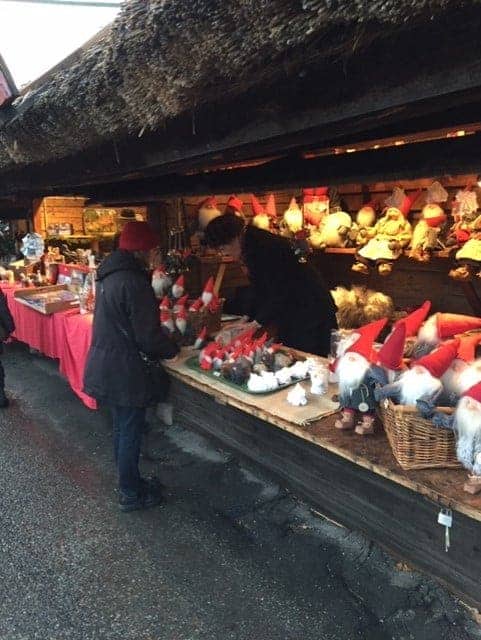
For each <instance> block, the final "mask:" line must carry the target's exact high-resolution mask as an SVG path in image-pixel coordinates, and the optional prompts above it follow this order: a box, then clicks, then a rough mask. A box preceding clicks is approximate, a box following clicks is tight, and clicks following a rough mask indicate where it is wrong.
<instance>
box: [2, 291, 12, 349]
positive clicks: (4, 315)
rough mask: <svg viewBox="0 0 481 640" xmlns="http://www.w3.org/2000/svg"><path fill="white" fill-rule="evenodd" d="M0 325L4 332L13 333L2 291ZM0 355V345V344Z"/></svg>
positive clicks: (10, 315)
mask: <svg viewBox="0 0 481 640" xmlns="http://www.w3.org/2000/svg"><path fill="white" fill-rule="evenodd" d="M0 324H1V325H2V327H3V328H4V329H5V331H6V332H7V333H8V334H10V333H13V332H14V331H15V323H14V321H13V318H12V314H11V313H10V309H9V308H8V305H7V299H6V298H5V296H4V294H3V291H1V290H0ZM0 353H2V343H1V342H0Z"/></svg>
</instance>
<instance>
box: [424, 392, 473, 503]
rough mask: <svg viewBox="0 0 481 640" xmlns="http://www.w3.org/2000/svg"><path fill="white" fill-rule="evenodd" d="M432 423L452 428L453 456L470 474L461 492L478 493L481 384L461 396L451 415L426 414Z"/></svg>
mask: <svg viewBox="0 0 481 640" xmlns="http://www.w3.org/2000/svg"><path fill="white" fill-rule="evenodd" d="M424 417H430V418H431V419H432V422H433V424H435V425H436V426H437V427H441V428H444V429H453V431H454V432H455V434H456V456H457V458H458V460H459V461H460V462H461V464H462V465H463V467H465V468H466V469H468V471H469V472H470V475H469V477H468V481H467V482H466V483H465V484H464V487H463V488H464V490H465V491H467V492H468V493H471V494H476V493H479V492H480V491H481V382H478V383H477V384H475V385H474V386H472V387H470V388H469V389H468V390H467V391H465V392H464V393H463V395H462V396H461V398H460V400H459V402H458V405H457V407H456V411H455V412H454V414H453V415H447V414H445V413H440V412H437V413H434V414H431V415H426V413H424Z"/></svg>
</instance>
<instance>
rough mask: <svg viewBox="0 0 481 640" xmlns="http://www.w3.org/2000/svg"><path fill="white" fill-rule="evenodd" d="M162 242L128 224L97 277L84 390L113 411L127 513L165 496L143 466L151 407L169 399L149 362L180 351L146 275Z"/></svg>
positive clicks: (139, 226)
mask: <svg viewBox="0 0 481 640" xmlns="http://www.w3.org/2000/svg"><path fill="white" fill-rule="evenodd" d="M157 245H158V239H157V238H156V236H155V235H154V233H153V232H152V231H151V230H150V228H149V226H148V225H147V223H145V222H128V223H127V224H126V225H125V226H124V228H123V230H122V233H121V236H120V241H119V247H120V248H119V249H118V250H116V251H114V252H113V253H112V254H111V255H110V256H108V257H107V258H106V259H105V260H104V261H103V263H102V264H101V266H100V267H99V269H98V273H97V281H96V304H95V313H94V324H93V336H92V344H91V347H90V351H89V355H88V358H87V364H86V368H85V374H84V391H85V393H87V394H88V395H90V396H92V397H94V398H96V399H97V400H98V401H100V402H103V403H105V404H107V405H108V406H109V407H110V408H111V411H112V415H113V422H114V454H115V459H116V463H117V468H118V474H119V491H120V500H119V502H120V508H121V510H122V511H132V510H134V509H139V508H143V507H148V506H154V504H158V502H159V499H160V497H159V495H158V493H157V494H156V493H155V492H152V491H151V490H150V489H149V488H148V487H146V483H145V481H143V480H142V478H141V477H140V473H139V468H138V462H139V454H140V443H141V437H142V433H143V431H144V428H145V411H146V408H147V407H149V406H153V405H155V404H156V403H157V402H161V401H163V400H165V397H166V394H167V390H168V376H167V374H165V375H164V376H158V375H157V376H155V378H154V377H153V376H152V370H151V368H150V367H149V366H147V365H146V363H145V361H144V357H147V358H148V359H150V360H155V361H158V360H160V359H172V358H174V357H175V356H176V355H177V353H178V347H177V346H176V345H175V344H174V342H172V340H171V339H170V338H169V337H168V336H167V335H166V334H165V333H164V331H163V329H162V327H161V324H160V317H159V306H158V302H157V300H156V298H155V296H154V292H153V290H152V287H151V284H150V278H149V275H148V271H147V270H146V265H147V257H148V252H149V251H150V250H151V249H153V248H154V247H156V246H157Z"/></svg>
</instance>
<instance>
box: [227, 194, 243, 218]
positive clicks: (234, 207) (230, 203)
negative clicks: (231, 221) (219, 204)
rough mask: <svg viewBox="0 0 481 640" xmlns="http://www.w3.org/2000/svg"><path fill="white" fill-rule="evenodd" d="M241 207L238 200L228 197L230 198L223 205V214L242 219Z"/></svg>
mask: <svg viewBox="0 0 481 640" xmlns="http://www.w3.org/2000/svg"><path fill="white" fill-rule="evenodd" d="M242 207H243V202H242V200H241V199H240V198H238V197H237V196H230V198H229V199H228V200H227V204H226V205H225V211H224V213H231V214H232V213H233V214H234V215H236V216H239V217H240V218H243V217H244V214H243V212H242Z"/></svg>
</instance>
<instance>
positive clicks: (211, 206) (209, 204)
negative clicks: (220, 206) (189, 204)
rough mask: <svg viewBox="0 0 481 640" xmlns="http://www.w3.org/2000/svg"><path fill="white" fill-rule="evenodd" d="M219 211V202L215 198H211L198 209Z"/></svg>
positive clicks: (203, 201)
mask: <svg viewBox="0 0 481 640" xmlns="http://www.w3.org/2000/svg"><path fill="white" fill-rule="evenodd" d="M204 208H205V209H217V200H216V199H215V196H209V197H208V198H206V199H205V200H202V202H201V203H200V204H199V206H198V209H204Z"/></svg>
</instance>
